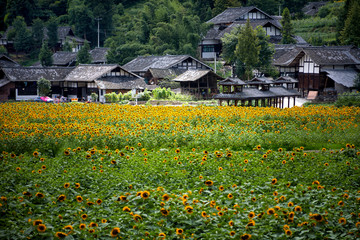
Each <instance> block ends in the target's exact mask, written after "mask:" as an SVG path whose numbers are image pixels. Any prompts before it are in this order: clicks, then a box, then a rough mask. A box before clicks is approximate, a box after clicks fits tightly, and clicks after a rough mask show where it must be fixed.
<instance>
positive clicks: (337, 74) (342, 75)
mask: <svg viewBox="0 0 360 240" xmlns="http://www.w3.org/2000/svg"><path fill="white" fill-rule="evenodd" d="M324 72H326V73H327V76H328V77H329V78H331V79H332V80H334V81H335V82H336V83H338V84H341V85H344V86H345V87H348V88H351V87H354V80H355V78H356V76H357V75H358V72H357V71H355V70H354V69H346V70H324Z"/></svg>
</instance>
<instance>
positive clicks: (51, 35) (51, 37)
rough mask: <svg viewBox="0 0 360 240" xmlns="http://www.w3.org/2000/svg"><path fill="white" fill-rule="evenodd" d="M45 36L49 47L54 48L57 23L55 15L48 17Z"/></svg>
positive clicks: (56, 37)
mask: <svg viewBox="0 0 360 240" xmlns="http://www.w3.org/2000/svg"><path fill="white" fill-rule="evenodd" d="M47 30H48V31H47V36H48V44H49V46H50V48H52V49H53V50H55V48H56V47H57V45H58V41H59V38H58V23H57V20H56V18H55V17H52V18H50V20H49V21H48V23H47Z"/></svg>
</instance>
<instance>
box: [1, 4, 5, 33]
mask: <svg viewBox="0 0 360 240" xmlns="http://www.w3.org/2000/svg"><path fill="white" fill-rule="evenodd" d="M5 15H6V0H0V19H1V21H0V31H5V30H6V25H5V21H4V18H5Z"/></svg>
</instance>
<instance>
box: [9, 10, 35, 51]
mask: <svg viewBox="0 0 360 240" xmlns="http://www.w3.org/2000/svg"><path fill="white" fill-rule="evenodd" d="M13 27H14V28H13V33H14V34H15V36H14V48H15V50H16V53H18V52H25V53H27V52H29V51H30V50H31V43H32V37H31V32H30V30H28V29H27V27H26V23H25V19H24V18H23V17H21V16H17V17H16V18H15V20H14V24H13Z"/></svg>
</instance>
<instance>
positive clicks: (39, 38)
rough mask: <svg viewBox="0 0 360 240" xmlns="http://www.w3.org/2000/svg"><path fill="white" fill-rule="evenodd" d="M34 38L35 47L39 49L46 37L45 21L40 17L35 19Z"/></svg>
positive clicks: (33, 26)
mask: <svg viewBox="0 0 360 240" xmlns="http://www.w3.org/2000/svg"><path fill="white" fill-rule="evenodd" d="M32 38H33V46H34V48H35V49H39V48H40V47H41V45H42V42H43V39H44V22H43V21H42V20H41V19H40V18H37V19H35V20H34V21H33V25H32Z"/></svg>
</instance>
